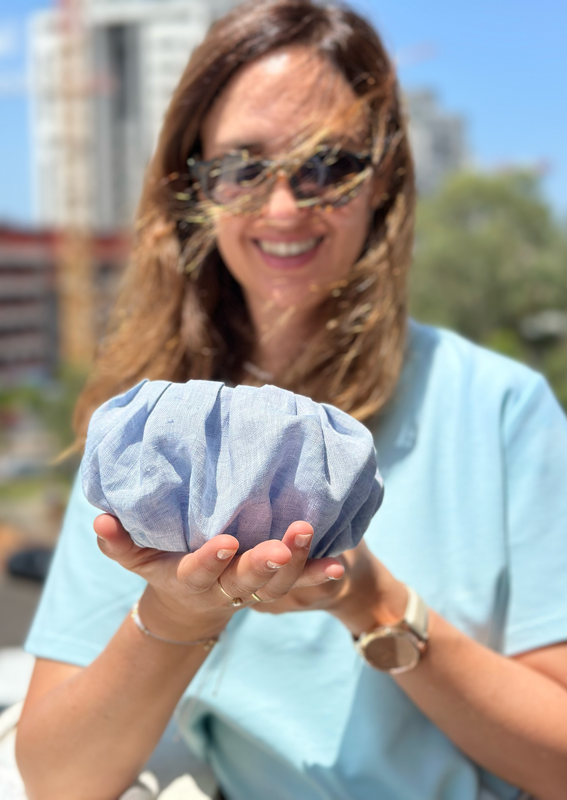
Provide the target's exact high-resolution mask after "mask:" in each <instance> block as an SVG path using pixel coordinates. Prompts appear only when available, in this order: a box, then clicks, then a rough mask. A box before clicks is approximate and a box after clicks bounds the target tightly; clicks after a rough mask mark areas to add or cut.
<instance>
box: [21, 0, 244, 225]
mask: <svg viewBox="0 0 567 800" xmlns="http://www.w3.org/2000/svg"><path fill="white" fill-rule="evenodd" d="M234 4H235V0H83V6H84V31H83V35H84V45H85V50H84V66H85V69H84V80H82V83H81V82H77V81H75V82H74V88H73V89H69V88H65V77H66V76H65V75H64V69H63V68H62V64H64V63H65V62H64V61H63V60H62V56H61V54H62V53H63V41H62V33H61V16H60V12H59V11H58V10H57V9H53V10H48V11H42V12H39V13H37V14H36V15H34V17H33V20H32V23H31V30H30V81H31V86H32V92H31V96H32V101H31V102H32V130H33V150H34V161H35V165H34V166H35V169H34V170H33V172H34V176H35V182H36V183H35V201H36V202H35V204H36V218H37V222H38V223H39V224H41V225H42V226H46V227H56V228H59V227H65V226H66V225H68V224H69V215H70V213H72V204H71V211H70V210H69V198H68V197H66V196H65V193H66V192H68V182H67V183H66V181H65V169H66V165H65V159H66V158H68V153H67V154H66V148H67V151H68V147H69V141H68V129H66V128H65V126H66V125H68V119H66V114H67V117H68V109H69V102H71V103H72V104H73V108H74V109H75V111H76V112H77V113H76V114H75V116H76V117H77V118H80V119H81V120H83V125H84V131H83V135H82V136H81V135H80V134H79V135H78V137H77V141H76V142H75V145H74V146H75V147H76V148H77V149H79V150H81V149H82V150H83V151H84V152H83V153H82V159H83V163H84V165H85V167H86V174H87V175H88V176H89V177H87V178H85V183H87V184H89V185H87V186H85V187H84V191H85V192H86V193H87V195H88V196H86V197H85V198H83V200H84V202H83V203H82V207H83V208H84V209H85V211H84V212H83V216H84V217H86V219H84V220H82V219H80V220H78V222H80V223H83V222H84V223H85V224H87V225H88V226H89V227H93V228H95V229H98V230H113V229H116V228H121V227H125V226H128V225H129V224H130V223H131V221H132V219H133V216H134V211H135V207H136V204H137V202H138V198H139V194H140V188H141V185H142V180H143V174H144V170H145V168H146V165H147V163H148V161H149V159H150V156H151V153H152V151H153V148H154V146H155V142H156V139H157V135H158V132H159V129H160V126H161V122H162V119H163V115H164V112H165V110H166V108H167V105H168V103H169V100H170V97H171V94H172V92H173V89H174V88H175V85H176V83H177V81H178V79H179V76H180V74H181V72H182V70H183V68H184V67H185V65H186V63H187V60H188V58H189V56H190V54H191V51H192V50H193V48H194V47H195V45H197V44H198V43H199V42H200V41H201V40H202V38H203V36H204V35H205V33H206V31H207V29H208V28H209V26H210V25H211V23H212V22H213V21H214V19H215V18H217V17H218V16H220V15H222V14H223V13H225V12H226V11H227V10H228V9H229V8H230V7H231V6H233V5H234ZM65 92H67V95H65ZM69 92H72V93H73V96H72V98H71V99H70V98H69ZM66 136H67V140H66V139H65V137H66ZM73 222H77V220H76V219H75V220H73Z"/></svg>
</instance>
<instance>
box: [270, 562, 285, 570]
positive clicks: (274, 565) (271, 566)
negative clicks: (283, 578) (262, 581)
mask: <svg viewBox="0 0 567 800" xmlns="http://www.w3.org/2000/svg"><path fill="white" fill-rule="evenodd" d="M266 566H267V567H268V569H280V568H281V567H283V564H276V562H275V561H266Z"/></svg>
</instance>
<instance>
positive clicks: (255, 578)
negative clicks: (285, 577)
mask: <svg viewBox="0 0 567 800" xmlns="http://www.w3.org/2000/svg"><path fill="white" fill-rule="evenodd" d="M291 559H292V554H291V552H290V549H289V547H287V546H286V545H285V544H284V543H283V542H280V541H279V540H277V539H270V540H269V541H267V542H261V543H260V544H257V545H256V547H253V548H252V549H251V550H247V551H246V552H245V553H243V554H242V555H241V556H239V557H238V558H236V559H234V561H233V563H232V564H230V566H229V567H228V568H227V569H226V571H225V572H224V573H223V574H222V576H221V578H220V582H221V585H222V588H223V589H224V591H225V592H226V593H227V594H228V595H230V596H231V597H240V598H242V599H243V600H249V599H250V595H251V594H252V592H256V591H257V590H258V589H260V588H261V587H262V586H264V585H265V584H266V583H268V581H269V580H270V579H271V578H273V576H274V575H275V574H276V572H277V571H278V570H280V569H283V568H285V566H286V564H289V562H290V561H291ZM221 594H222V593H221Z"/></svg>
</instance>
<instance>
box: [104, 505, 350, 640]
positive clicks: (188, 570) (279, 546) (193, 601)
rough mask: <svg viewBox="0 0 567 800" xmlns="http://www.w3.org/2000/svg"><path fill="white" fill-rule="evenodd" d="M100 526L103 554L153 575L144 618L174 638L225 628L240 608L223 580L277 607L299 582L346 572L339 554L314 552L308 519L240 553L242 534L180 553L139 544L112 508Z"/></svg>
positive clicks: (314, 582)
mask: <svg viewBox="0 0 567 800" xmlns="http://www.w3.org/2000/svg"><path fill="white" fill-rule="evenodd" d="M94 528H95V531H96V533H97V535H98V537H99V546H100V548H101V550H102V552H103V553H104V554H105V555H106V556H108V557H109V558H111V559H112V560H114V561H116V562H118V563H119V564H121V566H123V567H125V568H126V569H128V570H131V571H132V572H135V573H137V574H138V575H140V576H141V577H142V578H144V579H145V580H146V581H147V583H148V586H147V588H146V590H145V592H144V594H143V596H142V598H141V600H140V616H141V618H142V619H143V621H144V624H145V625H146V626H147V628H148V629H149V630H151V631H152V632H153V633H156V634H158V635H159V636H163V637H164V638H167V639H175V640H193V639H200V638H204V637H208V636H215V635H217V634H218V633H220V631H222V630H223V628H224V627H225V626H226V624H227V623H228V621H229V620H230V618H231V617H232V615H233V614H234V613H235V612H236V611H237V610H238V608H235V607H233V606H231V604H230V600H229V599H228V598H227V597H226V595H225V594H223V592H222V591H221V589H220V587H219V582H220V584H221V585H222V588H223V589H224V591H225V592H226V593H227V594H228V595H229V596H230V597H234V598H241V599H242V600H243V601H244V603H245V604H246V605H249V604H253V603H255V601H254V599H253V598H252V596H251V595H252V593H253V592H254V593H258V596H259V597H261V598H262V599H265V600H269V601H273V602H270V603H265V604H264V603H257V604H256V607H260V606H261V607H262V608H268V607H269V608H274V610H277V606H278V604H279V603H281V602H283V601H282V598H285V597H286V595H288V593H289V592H290V590H291V589H292V588H293V590H294V592H302V591H307V592H309V591H314V590H313V588H312V587H316V586H319V585H321V584H328V583H329V582H331V583H336V580H335V581H333V580H332V579H339V578H341V577H342V575H343V574H344V566H343V565H342V564H341V562H340V561H338V560H337V559H335V558H322V559H308V558H307V556H308V554H309V547H310V545H311V541H312V538H313V528H312V527H311V525H309V524H308V523H307V522H294V523H293V524H292V525H290V526H289V528H288V529H287V531H286V533H285V536H284V538H283V540H282V541H279V540H277V539H270V540H269V541H266V542H262V543H261V544H258V545H256V547H254V548H252V549H251V550H248V551H247V552H245V553H243V554H242V555H236V551H237V549H238V541H237V539H236V538H235V537H234V536H229V535H227V534H221V535H219V536H215V537H214V538H213V539H211V540H209V541H208V542H206V543H205V544H204V545H203V546H202V547H201V548H199V550H197V551H195V552H194V553H189V554H181V553H168V552H163V551H161V550H154V549H150V548H142V547H138V546H137V545H136V544H134V542H133V541H132V539H131V538H130V536H129V535H128V533H127V532H126V531H125V529H124V528H123V527H122V525H121V524H120V522H119V520H118V519H116V517H113V516H111V515H110V514H103V515H102V516H100V517H97V519H96V520H95V523H94ZM308 587H309V588H308ZM331 594H332V593H331ZM323 595H324V593H323ZM287 610H290V609H287Z"/></svg>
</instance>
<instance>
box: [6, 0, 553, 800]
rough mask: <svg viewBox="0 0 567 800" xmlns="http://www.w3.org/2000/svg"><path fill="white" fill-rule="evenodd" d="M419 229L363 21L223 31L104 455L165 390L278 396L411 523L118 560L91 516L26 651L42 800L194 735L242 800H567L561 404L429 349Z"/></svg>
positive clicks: (302, 529) (100, 389) (111, 541)
mask: <svg viewBox="0 0 567 800" xmlns="http://www.w3.org/2000/svg"><path fill="white" fill-rule="evenodd" d="M187 160H188V161H189V174H188V172H187V168H186V167H185V163H186V161H187ZM413 207H414V191H413V172H412V164H411V158H410V154H409V149H408V144H407V136H406V131H405V128H404V124H403V120H402V117H401V113H400V106H399V100H398V95H397V88H396V83H395V79H394V75H393V72H392V67H391V64H390V62H389V60H388V58H387V56H386V54H385V52H384V49H383V47H382V45H381V44H380V42H379V40H378V38H377V36H376V34H375V32H374V31H372V29H371V28H370V27H369V26H368V25H367V24H366V23H365V22H364V21H363V20H361V19H360V17H358V16H357V15H356V14H354V13H353V12H352V11H348V10H343V9H337V8H333V7H326V6H319V5H316V4H314V3H312V2H311V0H276V1H275V2H254V3H251V4H247V5H245V6H243V7H241V8H238V9H236V10H235V11H234V12H232V13H231V14H229V15H228V16H227V17H225V18H224V19H223V20H221V21H219V22H218V23H217V24H216V25H215V26H214V27H213V29H212V31H211V32H210V34H209V35H208V37H207V39H206V41H205V43H204V44H203V45H202V47H201V48H200V49H199V50H197V52H196V53H195V54H194V55H193V57H192V59H191V62H190V64H189V66H188V68H187V70H186V72H185V75H184V76H183V78H182V80H181V83H180V86H179V88H178V90H177V92H176V94H175V96H174V98H173V101H172V104H171V108H170V110H169V112H168V115H167V118H166V120H165V123H164V128H163V133H162V137H161V140H160V143H159V147H158V150H157V153H156V155H155V158H154V160H153V163H152V166H151V169H150V172H149V175H148V178H147V181H146V188H145V193H144V198H143V201H142V205H141V210H140V216H139V225H138V242H137V246H136V249H135V251H134V254H133V259H132V264H131V266H130V270H129V273H128V276H127V279H126V284H125V287H124V289H123V292H122V296H121V299H120V300H119V303H118V305H117V308H116V311H115V315H114V321H113V325H112V327H111V331H110V333H109V336H108V337H107V339H106V341H105V342H104V343H103V346H102V348H101V351H100V353H99V356H98V359H97V364H96V368H95V371H94V374H93V377H92V379H91V382H90V384H89V386H88V387H87V389H86V391H85V393H84V395H83V397H82V398H81V401H80V403H79V406H78V411H77V426H78V431H79V436H81V435H83V436H84V432H85V429H86V424H87V422H88V418H89V416H90V413H91V412H92V409H93V408H94V407H96V406H97V405H98V404H99V403H100V402H102V401H103V400H105V399H106V398H108V397H110V396H112V395H114V394H116V393H118V392H119V391H122V390H124V389H125V388H127V387H129V386H131V385H133V384H134V383H135V382H136V381H138V380H139V379H140V378H141V377H150V378H169V379H173V380H178V381H184V380H187V379H188V378H206V379H211V378H212V379H221V380H224V381H226V382H229V383H239V382H246V383H254V382H257V383H260V384H261V383H264V382H266V381H271V382H274V383H277V384H278V385H280V386H283V387H285V388H291V389H293V390H295V391H298V392H302V393H304V394H308V395H310V396H311V397H313V398H314V399H316V400H324V401H328V402H332V403H334V404H335V405H337V406H339V407H341V408H342V409H344V410H346V411H348V412H350V413H351V414H353V415H354V416H356V417H357V418H359V419H361V420H363V421H366V422H367V424H369V425H370V426H371V427H372V429H373V430H374V431H375V435H376V443H377V448H378V452H379V463H380V467H381V470H382V472H383V474H384V476H385V481H386V501H385V503H384V506H383V508H382V509H381V510H380V511H379V513H378V514H377V516H376V517H375V519H374V520H373V523H372V525H371V527H370V529H369V530H368V532H367V534H366V536H365V542H363V543H362V544H361V545H360V546H359V547H357V548H356V549H355V550H353V551H351V552H349V553H347V554H345V557H344V560H338V559H330V558H328V559H321V560H318V561H307V552H308V548H309V543H310V539H311V535H312V529H311V528H310V526H309V525H308V524H307V523H305V522H301V521H298V522H296V523H294V524H293V525H292V526H291V527H290V528H289V529H288V531H287V533H286V536H285V538H284V540H283V542H279V541H268V542H264V543H263V544H261V545H258V546H257V547H256V548H254V549H253V550H250V551H248V552H247V553H244V554H243V555H242V556H236V555H235V552H236V548H237V542H236V540H235V539H233V538H232V537H230V536H226V535H221V536H218V537H217V538H216V539H214V540H212V541H210V542H208V543H207V544H206V545H204V546H203V547H202V548H201V549H200V550H199V551H197V552H196V553H194V554H192V555H187V556H185V557H183V556H180V555H176V554H164V553H159V552H157V551H150V550H142V549H140V548H138V547H136V546H135V545H134V544H133V543H132V542H131V540H130V539H129V537H128V536H127V534H126V532H125V531H124V530H123V529H122V528H121V526H120V525H119V523H118V522H117V520H115V519H114V518H113V517H109V516H102V517H98V518H97V519H96V521H95V530H96V532H97V534H98V536H99V537H100V538H99V547H100V550H98V549H97V546H96V543H95V537H94V535H93V534H92V532H91V524H92V521H93V519H94V518H95V517H96V515H97V512H96V509H93V508H92V507H90V506H89V505H88V504H87V502H86V500H85V499H84V498H83V497H82V495H81V492H80V490H79V489H78V488H75V491H74V493H73V496H72V499H71V503H70V507H69V512H68V515H67V519H66V523H65V528H64V531H63V534H62V537H61V542H60V545H59V548H58V552H57V555H56V558H55V562H54V566H53V570H52V574H51V577H50V581H49V583H48V586H47V588H46V592H45V595H44V599H43V602H42V606H41V608H40V610H39V613H38V616H37V618H36V622H35V625H34V627H33V629H32V632H31V634H30V638H29V641H28V645H27V646H28V649H29V650H30V651H31V652H33V653H35V654H36V655H37V656H38V663H37V666H36V670H35V673H34V677H33V680H32V684H31V687H30V691H29V696H28V700H27V703H26V707H25V710H24V714H23V718H22V722H21V725H20V730H19V737H18V757H19V763H20V767H21V771H22V774H23V776H24V779H25V781H26V786H27V788H28V792H29V797H30V800H43V799H44V798H46V799H47V798H49V799H50V800H51V799H52V798H55V797H56V798H57V799H58V800H67V798H69V800H71V799H72V800H76V798H77V797H80V798H81V800H91V799H92V800H95V798H96V800H112V799H113V798H115V797H116V796H118V795H119V794H120V792H122V791H123V790H124V788H125V787H126V786H128V784H129V783H130V782H131V781H132V779H133V777H134V776H135V775H136V774H137V772H138V771H139V770H140V768H141V767H142V765H143V764H144V762H145V761H146V759H147V757H148V756H149V754H150V753H151V751H152V749H153V748H154V747H155V745H156V742H157V741H158V739H159V737H160V735H161V733H162V731H163V729H164V728H165V726H166V724H167V722H168V720H169V718H170V716H171V714H172V713H173V711H174V709H175V708H176V706H178V705H179V708H180V721H181V728H182V732H183V735H184V737H185V738H186V740H187V741H188V743H189V745H190V747H191V748H192V749H193V750H194V751H195V752H196V753H198V754H199V755H200V756H202V757H203V758H205V759H207V760H208V761H209V762H210V763H211V764H212V766H213V768H214V770H215V773H216V775H217V777H218V779H219V782H220V784H221V787H222V789H223V792H224V794H225V795H226V797H227V798H229V800H244V799H245V798H246V800H256V799H258V800H259V799H260V798H262V800H264V798H266V797H270V798H292V797H293V798H302V800H311V799H313V800H315V798H317V799H321V798H349V800H351V799H352V800H368V798H374V797H376V798H381V800H382V799H384V800H394V799H395V800H410V798H419V800H441V799H443V800H473V799H474V800H477V799H480V798H482V800H488V798H507V799H509V798H517V797H519V795H520V793H521V791H525V792H528V793H531V794H534V795H537V797H538V798H540V800H560V798H564V796H565V792H566V791H567V645H566V644H565V641H566V640H567V581H566V580H565V575H566V574H567V548H566V547H565V531H566V524H567V499H566V496H565V492H564V491H563V488H564V487H563V474H564V470H565V468H566V467H567V423H566V421H565V419H564V417H563V415H562V413H561V411H560V409H559V407H558V406H557V403H556V402H555V400H554V398H553V397H552V395H551V393H550V392H549V390H548V388H547V386H546V384H545V382H544V381H543V380H542V379H541V378H540V377H539V376H538V375H536V374H534V373H532V372H531V371H529V370H527V369H526V368H524V367H522V366H520V365H517V364H514V363H513V362H510V361H508V360H506V359H504V358H501V357H499V356H496V355H494V354H490V353H488V352H486V351H483V350H481V349H479V348H476V347H474V346H472V345H470V344H469V343H467V342H465V341H463V340H461V339H460V338H459V337H457V336H455V335H453V334H450V333H448V332H442V331H436V330H434V329H430V328H426V327H423V326H419V325H416V324H413V323H411V324H410V325H409V326H408V324H407V320H406V300H405V280H406V273H407V269H408V266H409V262H410V251H411V244H412V219H413ZM408 586H409V587H412V588H411V589H408ZM416 592H417V593H418V594H417V595H416ZM252 595H254V597H252ZM419 597H421V598H422V599H421V600H419ZM138 598H140V600H139V607H138V616H137V617H136V619H135V620H133V619H132V618H131V617H130V614H129V609H130V607H131V606H132V604H133V603H134V602H135V601H136V600H137V599H138ZM238 598H242V599H243V601H244V603H245V604H246V606H247V607H246V608H245V609H242V608H239V607H238ZM408 598H410V600H411V602H410V603H408ZM412 603H413V605H412ZM426 607H428V623H427V622H426V617H427V615H426V613H425V608H426ZM416 609H417V610H418V611H420V612H421V616H420V614H419V613H417V612H416ZM297 611H303V612H306V613H303V614H297V613H293V612H297ZM259 612H262V613H259ZM404 615H405V616H406V618H407V620H406V622H409V629H408V625H407V624H405V625H403V624H402V625H398V623H399V622H400V620H403V618H404ZM136 622H137V623H138V624H135V623H136ZM387 626H390V627H394V628H395V631H394V634H392V631H391V630H390V631H389V632H388V631H387V630H385V628H386V627H387ZM223 631H225V640H224V643H223V642H222V641H221V643H220V644H219V645H217V646H216V647H214V648H213V649H212V652H211V651H210V650H209V649H207V647H206V646H204V645H202V644H191V643H192V642H196V641H198V642H203V641H204V642H210V640H214V639H216V638H217V637H218V635H219V634H220V633H221V632H223ZM372 631H377V632H378V634H377V636H376V637H375V638H374V639H373V637H372V636H371V637H370V639H371V640H372V639H373V641H378V639H379V638H380V636H382V635H384V636H386V638H387V637H388V636H389V637H390V638H389V640H388V641H389V642H390V643H391V642H392V641H393V639H392V635H393V636H397V637H398V639H397V641H402V645H400V647H401V648H402V650H403V648H404V647H407V648H409V649H408V650H407V651H404V652H402V650H400V651H398V650H397V649H396V648H395V647H394V646H393V645H392V647H391V649H390V651H389V653H386V655H387V656H388V658H389V660H388V659H387V661H388V663H385V664H384V663H382V664H378V663H377V658H376V657H375V654H374V656H373V653H372V647H370V646H368V647H366V646H365V642H366V640H364V642H362V645H361V648H360V649H361V651H363V652H364V655H365V657H366V658H367V659H368V660H369V662H371V663H373V664H374V666H381V667H384V666H386V667H387V668H388V669H391V668H392V667H394V668H396V667H398V668H399V667H401V668H405V671H403V672H391V671H390V672H388V671H380V670H379V669H373V668H372V667H371V666H369V665H367V664H365V662H364V661H363V659H362V658H360V655H359V653H357V652H356V651H355V650H354V648H353V646H352V636H355V637H360V635H361V634H363V633H364V632H372ZM158 637H159V638H158ZM366 643H367V642H366ZM404 653H405V654H404ZM408 653H409V656H408ZM380 655H381V657H383V656H384V652H383V651H382V652H381V654H380ZM201 668H203V669H202V671H201V672H200V677H198V678H197V679H195V680H193V679H194V678H195V675H196V674H197V673H198V672H199V670H201ZM70 753H72V758H70V757H69V754H70Z"/></svg>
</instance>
